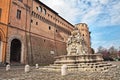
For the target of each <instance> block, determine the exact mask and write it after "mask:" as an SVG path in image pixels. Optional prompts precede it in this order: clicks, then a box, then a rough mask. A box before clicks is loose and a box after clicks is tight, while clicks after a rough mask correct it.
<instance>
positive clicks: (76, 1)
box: [41, 0, 120, 49]
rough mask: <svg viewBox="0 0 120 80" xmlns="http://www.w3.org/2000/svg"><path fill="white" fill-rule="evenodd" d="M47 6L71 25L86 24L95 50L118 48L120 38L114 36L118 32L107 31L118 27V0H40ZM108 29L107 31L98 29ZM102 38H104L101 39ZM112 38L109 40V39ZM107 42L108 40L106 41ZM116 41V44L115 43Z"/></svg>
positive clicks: (119, 7) (119, 23) (119, 2)
mask: <svg viewBox="0 0 120 80" xmlns="http://www.w3.org/2000/svg"><path fill="white" fill-rule="evenodd" d="M41 1H42V2H43V3H45V4H47V5H48V6H49V7H51V8H52V9H53V10H55V11H56V12H57V13H59V15H60V16H62V17H63V18H65V19H66V20H68V21H69V22H70V23H72V24H77V23H80V22H81V23H87V24H88V26H89V29H90V30H91V31H92V35H91V38H92V47H94V48H95V49H97V47H98V46H100V45H103V46H105V47H109V46H111V45H113V44H115V46H117V47H118V46H119V45H118V43H119V44H120V37H116V36H114V35H117V34H120V32H117V33H116V32H113V33H114V35H112V36H110V35H111V33H110V32H111V31H112V29H109V28H110V26H112V28H114V27H115V26H117V27H120V1H119V0H41ZM101 27H103V28H105V27H107V28H108V27H109V28H108V29H106V30H104V29H102V30H101V31H99V30H98V29H99V28H101ZM106 34H107V35H106ZM103 36H104V37H103ZM108 36H110V37H114V40H113V38H110V37H108ZM107 38H108V39H109V40H108V39H107ZM116 41H117V42H116Z"/></svg>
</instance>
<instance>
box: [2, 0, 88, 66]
mask: <svg viewBox="0 0 120 80" xmlns="http://www.w3.org/2000/svg"><path fill="white" fill-rule="evenodd" d="M73 29H74V26H73V25H72V24H71V23H69V22H68V21H66V20H65V19H64V18H62V17H61V16H59V14H58V13H57V12H55V11H54V10H52V9H51V8H49V7H48V6H47V5H45V4H43V3H42V2H41V1H39V0H0V63H6V62H7V63H10V64H14V63H21V64H36V63H38V64H40V65H47V64H51V63H53V62H54V60H55V58H54V57H56V56H60V55H64V54H66V53H67V52H66V40H67V38H68V36H69V35H70V32H71V31H72V30H73ZM88 32H89V31H88ZM87 39H88V38H87ZM88 40H89V39H88ZM89 46H90V45H89Z"/></svg>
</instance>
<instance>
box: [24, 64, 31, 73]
mask: <svg viewBox="0 0 120 80" xmlns="http://www.w3.org/2000/svg"><path fill="white" fill-rule="evenodd" d="M25 72H26V73H27V72H30V66H29V65H25Z"/></svg>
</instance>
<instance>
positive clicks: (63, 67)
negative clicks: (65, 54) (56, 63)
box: [61, 64, 67, 76]
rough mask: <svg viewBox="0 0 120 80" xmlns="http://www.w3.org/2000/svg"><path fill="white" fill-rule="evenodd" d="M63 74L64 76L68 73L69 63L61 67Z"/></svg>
mask: <svg viewBox="0 0 120 80" xmlns="http://www.w3.org/2000/svg"><path fill="white" fill-rule="evenodd" d="M61 75H62V76H64V75H67V65H66V64H64V65H63V66H62V67H61Z"/></svg>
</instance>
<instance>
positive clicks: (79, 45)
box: [67, 29, 88, 55]
mask: <svg viewBox="0 0 120 80" xmlns="http://www.w3.org/2000/svg"><path fill="white" fill-rule="evenodd" d="M67 52H68V55H82V54H87V53H88V48H87V47H86V44H85V41H84V38H83V37H82V36H81V34H80V31H79V30H78V29H75V30H74V31H72V32H71V35H70V36H69V38H68V40H67Z"/></svg>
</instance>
